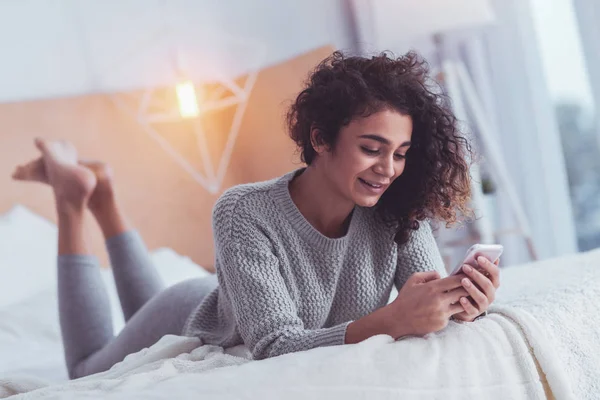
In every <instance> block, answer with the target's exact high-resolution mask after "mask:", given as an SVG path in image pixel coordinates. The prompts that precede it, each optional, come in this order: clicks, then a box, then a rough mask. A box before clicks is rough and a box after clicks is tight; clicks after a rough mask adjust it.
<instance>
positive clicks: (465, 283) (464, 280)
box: [462, 278, 471, 287]
mask: <svg viewBox="0 0 600 400" xmlns="http://www.w3.org/2000/svg"><path fill="white" fill-rule="evenodd" d="M462 283H463V285H465V286H466V287H471V281H470V280H468V279H467V278H465V279H463V280H462Z"/></svg>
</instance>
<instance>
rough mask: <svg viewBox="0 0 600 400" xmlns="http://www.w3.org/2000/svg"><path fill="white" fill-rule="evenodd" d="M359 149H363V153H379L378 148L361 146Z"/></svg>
mask: <svg viewBox="0 0 600 400" xmlns="http://www.w3.org/2000/svg"><path fill="white" fill-rule="evenodd" d="M361 149H362V150H363V151H364V152H365V153H367V154H377V153H379V151H378V150H373V149H369V148H367V147H361Z"/></svg>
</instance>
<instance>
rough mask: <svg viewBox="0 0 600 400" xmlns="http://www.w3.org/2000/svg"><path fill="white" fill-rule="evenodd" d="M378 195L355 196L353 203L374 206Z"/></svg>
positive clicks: (367, 206)
mask: <svg viewBox="0 0 600 400" xmlns="http://www.w3.org/2000/svg"><path fill="white" fill-rule="evenodd" d="M379 197H380V196H357V197H356V198H355V199H354V200H355V201H354V203H355V204H356V205H357V206H359V207H365V208H369V207H374V206H375V205H376V204H377V202H378V201H379Z"/></svg>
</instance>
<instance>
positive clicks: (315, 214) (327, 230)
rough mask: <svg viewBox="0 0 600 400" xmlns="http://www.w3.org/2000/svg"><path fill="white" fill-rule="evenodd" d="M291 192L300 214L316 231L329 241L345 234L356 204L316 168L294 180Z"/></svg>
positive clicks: (307, 170) (306, 171)
mask: <svg viewBox="0 0 600 400" xmlns="http://www.w3.org/2000/svg"><path fill="white" fill-rule="evenodd" d="M289 190H290V196H291V197H292V200H293V201H294V204H296V207H298V210H299V211H300V213H301V214H302V215H303V216H304V218H306V220H307V221H308V222H309V223H310V224H311V225H312V226H313V227H314V228H315V229H316V230H318V231H319V232H321V233H322V234H323V235H324V236H327V237H330V238H337V237H341V236H344V235H345V234H346V232H347V230H348V225H349V222H350V218H349V217H350V213H351V212H352V210H353V209H354V203H352V202H351V201H348V200H347V199H345V198H343V197H342V196H341V195H340V194H339V192H337V191H336V188H334V187H333V186H332V185H331V183H330V182H329V181H328V180H327V178H326V176H325V175H324V174H322V173H321V172H320V171H319V170H318V169H317V167H314V166H310V165H309V166H308V167H307V168H306V169H305V170H304V171H303V172H302V174H300V175H299V176H297V177H295V178H294V179H292V181H291V182H290V185H289Z"/></svg>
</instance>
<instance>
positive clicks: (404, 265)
mask: <svg viewBox="0 0 600 400" xmlns="http://www.w3.org/2000/svg"><path fill="white" fill-rule="evenodd" d="M424 271H437V272H439V274H440V276H441V277H442V278H443V277H445V276H447V275H448V273H447V272H446V267H445V266H444V261H443V259H442V255H441V254H440V250H439V248H438V246H437V243H436V241H435V238H434V236H433V232H432V230H431V225H430V224H429V222H428V221H422V222H420V226H419V229H417V230H416V231H412V232H411V235H410V238H409V239H408V242H406V243H404V244H402V245H400V246H398V260H397V264H396V275H395V278H394V285H395V286H396V289H398V290H400V288H402V286H404V283H405V282H406V280H407V279H408V278H409V277H410V276H411V275H412V274H414V273H415V272H424Z"/></svg>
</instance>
